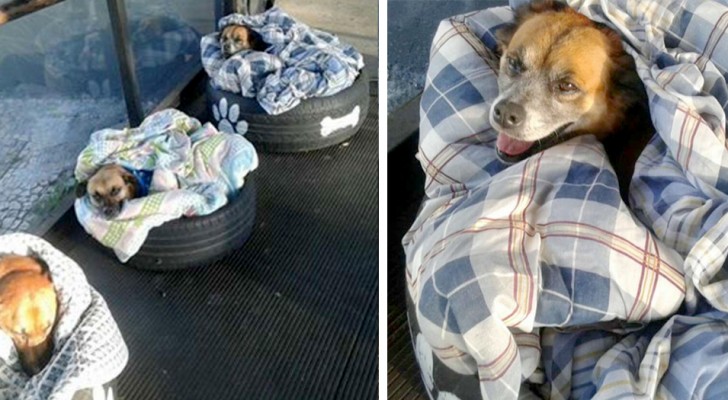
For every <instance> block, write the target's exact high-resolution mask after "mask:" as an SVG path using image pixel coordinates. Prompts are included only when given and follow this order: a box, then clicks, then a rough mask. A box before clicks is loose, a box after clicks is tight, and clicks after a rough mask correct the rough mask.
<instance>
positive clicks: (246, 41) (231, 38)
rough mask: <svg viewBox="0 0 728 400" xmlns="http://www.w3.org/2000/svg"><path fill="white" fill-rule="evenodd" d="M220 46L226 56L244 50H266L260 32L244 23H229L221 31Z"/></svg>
mask: <svg viewBox="0 0 728 400" xmlns="http://www.w3.org/2000/svg"><path fill="white" fill-rule="evenodd" d="M220 48H221V49H222V54H223V56H225V58H230V57H231V56H233V55H234V54H237V53H239V52H241V51H243V50H255V51H264V50H265V48H266V45H265V42H263V39H262V38H261V37H260V35H259V34H258V33H256V32H255V31H254V30H252V29H250V28H248V27H247V26H243V25H228V26H226V27H225V28H224V29H223V30H222V32H220Z"/></svg>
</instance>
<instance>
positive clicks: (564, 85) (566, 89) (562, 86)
mask: <svg viewBox="0 0 728 400" xmlns="http://www.w3.org/2000/svg"><path fill="white" fill-rule="evenodd" d="M558 88H559V91H561V92H563V93H574V92H576V91H578V90H579V88H578V87H577V86H576V85H574V84H573V83H571V82H559V84H558Z"/></svg>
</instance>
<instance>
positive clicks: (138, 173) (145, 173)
mask: <svg viewBox="0 0 728 400" xmlns="http://www.w3.org/2000/svg"><path fill="white" fill-rule="evenodd" d="M124 169H125V170H127V172H129V173H130V174H132V176H134V179H136V181H137V187H138V188H139V193H137V196H136V197H145V196H147V195H148V194H149V187H150V186H151V185H152V176H153V175H154V171H151V170H148V169H134V168H128V167H124Z"/></svg>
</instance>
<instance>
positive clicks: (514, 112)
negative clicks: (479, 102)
mask: <svg viewBox="0 0 728 400" xmlns="http://www.w3.org/2000/svg"><path fill="white" fill-rule="evenodd" d="M493 117H495V120H496V122H498V124H500V125H501V126H502V127H504V128H515V127H518V126H520V125H521V124H523V121H524V120H525V119H526V110H525V109H524V108H523V107H522V106H521V105H520V104H518V103H514V102H512V101H501V102H499V103H498V104H496V105H495V107H494V108H493Z"/></svg>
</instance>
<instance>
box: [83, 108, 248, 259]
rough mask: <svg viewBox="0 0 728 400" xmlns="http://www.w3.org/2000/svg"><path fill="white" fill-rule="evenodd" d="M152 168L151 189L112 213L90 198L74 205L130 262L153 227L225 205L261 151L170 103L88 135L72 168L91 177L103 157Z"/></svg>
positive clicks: (86, 223) (94, 233)
mask: <svg viewBox="0 0 728 400" xmlns="http://www.w3.org/2000/svg"><path fill="white" fill-rule="evenodd" d="M110 163H117V164H121V165H123V166H124V167H126V168H130V169H134V170H153V171H154V173H153V175H152V177H151V184H150V189H149V190H150V193H151V194H150V195H148V196H146V197H140V198H136V199H132V200H128V201H126V202H125V203H124V206H123V208H122V210H121V213H120V214H119V215H118V216H117V217H115V218H113V219H111V220H109V219H105V218H104V217H103V216H102V215H101V213H100V212H99V210H96V209H95V208H94V207H93V206H92V205H91V203H90V201H89V199H88V196H83V197H81V198H79V199H77V200H76V202H75V210H76V216H77V217H78V220H79V222H80V223H81V225H83V227H84V228H85V229H86V231H87V232H88V233H89V234H90V235H91V236H93V237H94V238H96V240H98V241H99V242H101V243H102V244H103V245H105V246H107V247H110V248H112V249H114V252H115V253H116V255H117V257H118V258H119V259H120V260H121V261H122V262H126V261H127V260H129V258H131V257H132V256H133V255H134V254H136V252H137V251H139V249H140V248H141V246H142V245H143V244H144V240H145V239H146V237H147V235H148V233H149V231H150V230H151V229H152V228H154V227H156V226H159V225H161V224H163V223H165V222H167V221H170V220H173V219H177V218H180V217H182V216H195V215H207V214H210V213H212V212H214V211H216V210H217V209H219V208H220V207H222V206H224V205H225V204H227V201H228V195H230V194H231V193H234V192H235V191H237V190H238V189H240V188H241V187H242V186H243V183H244V181H245V176H246V175H247V174H248V172H250V171H252V170H254V169H255V168H257V166H258V155H257V154H256V152H255V149H254V148H253V145H252V144H250V142H248V141H247V140H245V138H243V137H242V136H240V135H232V134H226V133H222V132H218V131H217V130H216V129H215V128H214V127H213V126H212V124H210V123H206V124H205V125H201V124H200V121H198V120H197V119H195V118H191V117H189V116H187V115H185V114H184V113H182V112H181V111H178V110H174V109H168V110H163V111H160V112H157V113H155V114H152V115H150V116H148V117H147V118H146V119H145V120H144V121H143V122H142V124H141V125H140V126H139V127H138V128H133V129H122V130H117V129H103V130H100V131H97V132H95V133H93V134H92V135H91V139H90V140H89V144H88V146H87V147H86V148H85V149H84V150H83V151H82V152H81V154H80V155H79V156H78V161H77V163H76V170H75V175H76V179H77V180H78V181H79V182H84V181H87V180H88V179H89V178H90V177H91V176H92V175H93V174H94V173H95V172H96V171H97V170H98V168H99V167H101V166H102V165H104V164H110Z"/></svg>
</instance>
